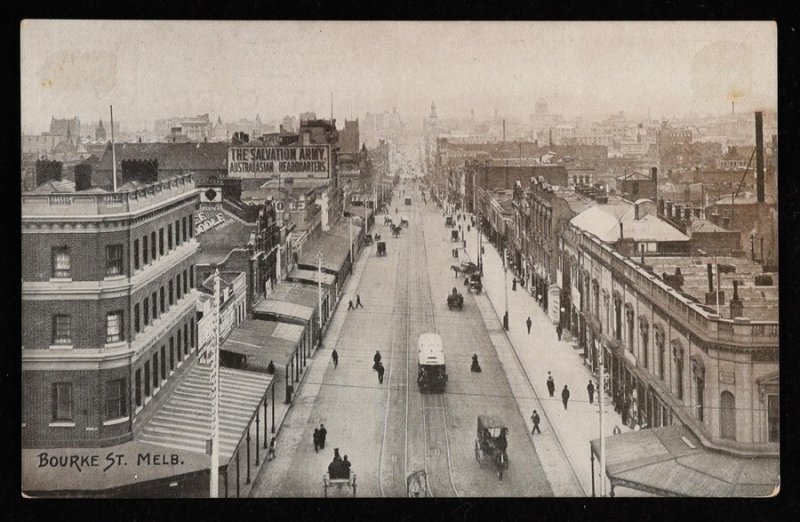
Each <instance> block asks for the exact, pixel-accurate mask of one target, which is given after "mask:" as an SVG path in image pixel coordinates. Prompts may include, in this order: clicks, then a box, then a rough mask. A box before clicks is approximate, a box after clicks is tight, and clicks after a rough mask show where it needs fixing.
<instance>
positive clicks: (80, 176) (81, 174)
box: [75, 164, 92, 191]
mask: <svg viewBox="0 0 800 522" xmlns="http://www.w3.org/2000/svg"><path fill="white" fill-rule="evenodd" d="M88 188H92V166H91V165H86V164H80V165H75V190H76V191H81V190H86V189H88Z"/></svg>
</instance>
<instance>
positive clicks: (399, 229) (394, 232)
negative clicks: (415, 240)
mask: <svg viewBox="0 0 800 522" xmlns="http://www.w3.org/2000/svg"><path fill="white" fill-rule="evenodd" d="M402 231H403V227H401V226H400V225H392V237H399V236H400V233H401V232H402Z"/></svg>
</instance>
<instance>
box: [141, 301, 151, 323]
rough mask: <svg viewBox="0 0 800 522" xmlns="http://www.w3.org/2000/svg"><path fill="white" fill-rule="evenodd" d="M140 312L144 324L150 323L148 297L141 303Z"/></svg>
mask: <svg viewBox="0 0 800 522" xmlns="http://www.w3.org/2000/svg"><path fill="white" fill-rule="evenodd" d="M142 304H143V306H142V314H143V315H144V325H145V326H147V325H148V324H150V298H149V297H145V298H144V302H143V303H142Z"/></svg>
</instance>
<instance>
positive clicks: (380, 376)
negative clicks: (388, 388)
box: [378, 361, 384, 384]
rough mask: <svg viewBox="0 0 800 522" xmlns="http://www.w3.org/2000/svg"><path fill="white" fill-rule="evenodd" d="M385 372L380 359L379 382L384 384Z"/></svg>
mask: <svg viewBox="0 0 800 522" xmlns="http://www.w3.org/2000/svg"><path fill="white" fill-rule="evenodd" d="M383 372H384V368H383V363H381V362H380V361H379V362H378V382H379V383H380V384H383Z"/></svg>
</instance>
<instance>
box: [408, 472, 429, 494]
mask: <svg viewBox="0 0 800 522" xmlns="http://www.w3.org/2000/svg"><path fill="white" fill-rule="evenodd" d="M406 491H407V492H408V496H409V497H411V498H419V497H427V496H428V473H427V472H426V471H425V470H417V471H412V472H411V474H410V475H409V476H408V478H406Z"/></svg>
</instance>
